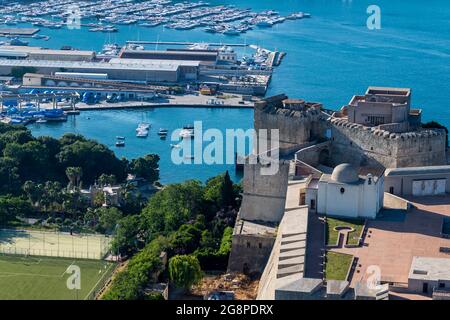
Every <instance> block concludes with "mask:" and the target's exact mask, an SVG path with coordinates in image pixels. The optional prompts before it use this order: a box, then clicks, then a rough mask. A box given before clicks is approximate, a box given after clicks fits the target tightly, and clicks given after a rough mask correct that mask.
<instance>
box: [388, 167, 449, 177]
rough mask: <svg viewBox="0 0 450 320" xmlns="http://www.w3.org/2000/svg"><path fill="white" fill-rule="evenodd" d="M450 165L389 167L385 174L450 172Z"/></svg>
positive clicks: (406, 174)
mask: <svg viewBox="0 0 450 320" xmlns="http://www.w3.org/2000/svg"><path fill="white" fill-rule="evenodd" d="M449 173H450V165H446V166H430V167H407V168H389V169H386V172H385V176H386V177H392V176H410V175H419V174H449Z"/></svg>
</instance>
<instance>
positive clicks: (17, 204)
mask: <svg viewBox="0 0 450 320" xmlns="http://www.w3.org/2000/svg"><path fill="white" fill-rule="evenodd" d="M32 212H33V208H32V207H31V205H30V203H29V202H28V201H26V200H23V199H21V198H19V197H11V196H0V223H1V224H7V223H8V222H10V221H12V220H15V219H16V217H24V216H28V215H30V214H31V213H32Z"/></svg>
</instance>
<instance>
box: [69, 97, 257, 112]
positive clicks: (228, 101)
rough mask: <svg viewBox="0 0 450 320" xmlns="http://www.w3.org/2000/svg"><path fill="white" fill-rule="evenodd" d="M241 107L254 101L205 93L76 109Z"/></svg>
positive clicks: (100, 104) (251, 104)
mask: <svg viewBox="0 0 450 320" xmlns="http://www.w3.org/2000/svg"><path fill="white" fill-rule="evenodd" d="M170 107H177V108H239V109H252V108H254V101H244V100H243V99H242V96H241V95H229V96H227V97H226V98H224V99H222V98H217V97H215V96H203V95H193V94H186V95H173V96H172V95H170V96H167V97H162V98H160V99H155V100H151V101H124V102H117V103H108V102H106V101H101V102H100V103H97V104H86V103H82V102H79V103H77V104H76V109H77V110H80V111H87V110H120V109H142V108H170Z"/></svg>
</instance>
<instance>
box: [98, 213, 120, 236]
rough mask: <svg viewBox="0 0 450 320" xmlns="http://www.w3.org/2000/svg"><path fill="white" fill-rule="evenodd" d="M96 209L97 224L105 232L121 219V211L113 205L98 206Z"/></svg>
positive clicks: (113, 227)
mask: <svg viewBox="0 0 450 320" xmlns="http://www.w3.org/2000/svg"><path fill="white" fill-rule="evenodd" d="M96 211H98V222H99V225H100V227H101V229H102V230H103V231H105V232H107V233H111V232H112V231H113V230H114V229H115V227H116V226H117V224H118V223H119V221H120V219H122V212H120V210H119V209H117V208H115V207H109V208H104V207H103V208H98V209H96Z"/></svg>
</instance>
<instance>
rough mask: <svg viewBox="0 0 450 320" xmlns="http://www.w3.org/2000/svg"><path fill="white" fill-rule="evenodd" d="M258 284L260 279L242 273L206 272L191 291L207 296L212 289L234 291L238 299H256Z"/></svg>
mask: <svg viewBox="0 0 450 320" xmlns="http://www.w3.org/2000/svg"><path fill="white" fill-rule="evenodd" d="M258 285H259V279H257V280H254V279H251V278H250V277H248V276H246V275H244V274H241V273H227V274H220V275H208V274H206V275H205V276H204V277H203V279H202V281H201V282H200V283H199V284H198V285H196V286H194V287H193V288H192V290H191V293H192V294H195V295H200V296H205V295H207V294H209V293H210V292H212V291H233V292H234V295H235V299H236V300H255V299H256V296H257V294H258Z"/></svg>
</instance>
